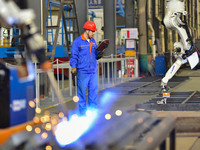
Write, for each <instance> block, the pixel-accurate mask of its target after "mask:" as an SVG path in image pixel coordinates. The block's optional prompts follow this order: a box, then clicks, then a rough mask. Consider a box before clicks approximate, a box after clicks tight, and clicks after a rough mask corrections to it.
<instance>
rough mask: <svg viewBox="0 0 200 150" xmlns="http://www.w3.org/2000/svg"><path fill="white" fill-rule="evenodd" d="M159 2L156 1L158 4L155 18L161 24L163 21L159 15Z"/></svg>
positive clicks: (156, 4)
mask: <svg viewBox="0 0 200 150" xmlns="http://www.w3.org/2000/svg"><path fill="white" fill-rule="evenodd" d="M159 6H160V5H159V0H156V3H155V16H156V18H157V19H158V20H159V21H160V22H161V21H162V17H160V15H159V14H160V13H159Z"/></svg>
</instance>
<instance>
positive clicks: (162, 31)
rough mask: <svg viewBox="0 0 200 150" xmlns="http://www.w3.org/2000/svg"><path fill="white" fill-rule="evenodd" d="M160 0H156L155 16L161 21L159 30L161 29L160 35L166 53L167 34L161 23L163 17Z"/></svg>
mask: <svg viewBox="0 0 200 150" xmlns="http://www.w3.org/2000/svg"><path fill="white" fill-rule="evenodd" d="M159 6H160V5H159V0H156V1H155V17H156V18H157V19H158V21H159V22H160V23H159V30H160V37H161V45H162V52H163V53H165V34H164V30H165V28H164V26H163V25H161V22H162V17H160V15H159V14H160V13H159Z"/></svg>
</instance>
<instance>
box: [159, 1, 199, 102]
mask: <svg viewBox="0 0 200 150" xmlns="http://www.w3.org/2000/svg"><path fill="white" fill-rule="evenodd" d="M186 15H187V11H185V0H167V14H166V15H165V17H164V20H163V23H164V25H165V27H166V28H167V29H170V30H176V31H177V32H178V34H179V36H180V42H175V43H174V57H175V59H176V61H175V62H174V64H173V65H172V66H171V67H170V69H169V70H168V71H167V73H166V74H165V76H164V78H162V81H161V90H162V92H163V99H162V100H161V101H157V104H166V100H167V97H170V93H169V92H168V91H169V87H168V86H167V83H168V81H169V80H170V79H171V78H172V77H173V76H174V75H175V74H176V72H177V71H178V70H179V68H180V67H181V65H182V64H185V63H187V62H189V64H190V67H191V69H193V68H194V67H195V66H196V65H197V64H198V63H199V57H198V53H197V51H198V50H197V49H196V48H195V45H194V43H193V41H192V36H191V34H190V32H189V28H188V25H187V22H186V21H185V20H186Z"/></svg>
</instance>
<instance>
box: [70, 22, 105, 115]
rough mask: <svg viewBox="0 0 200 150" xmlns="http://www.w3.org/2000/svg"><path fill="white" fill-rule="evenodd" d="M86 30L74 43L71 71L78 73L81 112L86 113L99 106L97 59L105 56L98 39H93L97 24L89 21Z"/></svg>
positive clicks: (85, 26) (85, 25)
mask: <svg viewBox="0 0 200 150" xmlns="http://www.w3.org/2000/svg"><path fill="white" fill-rule="evenodd" d="M83 28H84V32H83V34H82V35H81V36H79V37H78V38H76V39H75V40H74V42H73V44H72V49H71V58H70V66H71V69H72V70H71V72H72V74H74V75H77V90H78V91H77V94H78V95H77V96H78V98H79V101H78V105H79V112H80V114H81V115H84V114H85V112H86V111H87V110H88V109H96V108H97V94H98V82H97V81H98V79H97V59H100V58H101V57H102V56H103V51H102V52H100V51H98V50H97V49H96V48H97V44H96V41H95V40H94V39H93V36H94V34H95V31H97V28H96V25H95V23H94V22H93V21H87V22H86V23H85V24H84V26H83ZM87 88H88V106H87V104H86V90H87Z"/></svg>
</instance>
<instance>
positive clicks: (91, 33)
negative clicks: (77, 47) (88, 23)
mask: <svg viewBox="0 0 200 150" xmlns="http://www.w3.org/2000/svg"><path fill="white" fill-rule="evenodd" d="M94 34H95V31H91V30H87V35H88V38H90V39H91V38H93V36H94Z"/></svg>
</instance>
